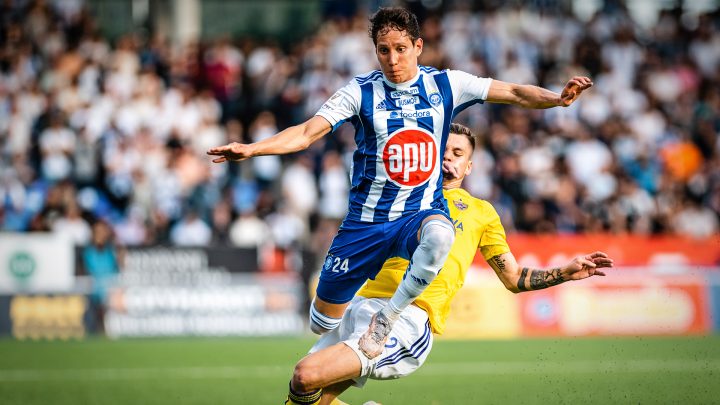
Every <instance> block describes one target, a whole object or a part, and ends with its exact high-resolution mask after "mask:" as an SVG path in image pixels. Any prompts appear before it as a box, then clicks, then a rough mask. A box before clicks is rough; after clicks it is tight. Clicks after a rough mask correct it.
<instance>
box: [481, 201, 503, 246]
mask: <svg viewBox="0 0 720 405" xmlns="http://www.w3.org/2000/svg"><path fill="white" fill-rule="evenodd" d="M484 205H485V207H484V208H485V209H484V210H483V211H484V216H485V217H486V218H488V222H487V225H486V226H485V232H483V234H482V236H481V237H480V246H478V248H479V249H480V252H481V253H482V255H483V257H484V258H485V260H490V259H491V258H493V257H495V256H497V255H501V254H504V253H508V252H510V246H508V243H507V239H506V237H505V228H503V226H502V222H500V216H499V215H498V213H497V211H495V208H493V206H492V205H490V203H487V202H485V203H484Z"/></svg>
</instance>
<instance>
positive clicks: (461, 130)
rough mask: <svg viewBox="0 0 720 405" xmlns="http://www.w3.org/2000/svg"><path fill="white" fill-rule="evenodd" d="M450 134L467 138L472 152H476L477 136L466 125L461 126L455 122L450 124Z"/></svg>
mask: <svg viewBox="0 0 720 405" xmlns="http://www.w3.org/2000/svg"><path fill="white" fill-rule="evenodd" d="M450 133H451V134H455V135H463V136H465V137H466V138H467V140H468V141H469V142H470V146H472V150H475V135H473V133H472V131H470V128H468V127H466V126H465V125H460V124H456V123H454V122H453V123H452V124H450Z"/></svg>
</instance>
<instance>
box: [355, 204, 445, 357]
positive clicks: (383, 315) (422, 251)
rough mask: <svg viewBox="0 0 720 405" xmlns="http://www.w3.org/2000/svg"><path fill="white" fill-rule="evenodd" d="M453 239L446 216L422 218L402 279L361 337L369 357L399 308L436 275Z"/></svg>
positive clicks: (375, 352)
mask: <svg viewBox="0 0 720 405" xmlns="http://www.w3.org/2000/svg"><path fill="white" fill-rule="evenodd" d="M410 237H414V235H413V236H410ZM454 240H455V227H454V226H453V225H452V223H451V222H450V220H449V219H448V218H447V217H446V216H444V215H440V214H435V215H429V216H427V217H426V218H424V219H423V221H422V223H421V225H420V227H419V230H418V231H417V243H418V244H417V248H415V249H414V252H412V257H411V259H410V265H409V266H408V268H407V270H406V272H405V276H404V277H403V280H402V281H401V282H400V285H399V286H398V288H397V290H396V291H395V294H394V295H393V296H392V298H391V299H390V300H389V301H388V303H387V305H385V307H384V308H383V309H381V310H380V311H379V312H378V313H377V314H375V315H373V317H372V320H371V321H370V326H369V327H368V330H367V332H365V334H363V336H362V337H361V338H360V341H359V346H360V349H361V350H362V352H363V353H364V354H365V355H366V356H367V357H368V358H371V359H372V358H375V357H377V356H379V355H380V353H382V350H383V346H384V345H385V342H386V341H387V338H388V336H389V334H390V331H391V330H392V327H393V324H394V323H395V321H396V320H397V319H398V318H399V317H400V314H401V313H402V311H403V310H404V309H405V308H407V307H408V305H410V304H411V303H412V302H413V301H415V298H417V297H418V296H419V295H420V294H421V293H422V292H423V291H425V288H427V286H428V285H429V284H430V283H431V282H432V281H433V280H434V279H435V277H436V276H437V274H438V273H439V272H440V269H441V268H442V266H443V264H444V263H445V260H446V259H447V256H448V253H449V252H450V248H451V247H452V244H453V241H454ZM409 250H413V249H412V248H409ZM408 253H410V252H408Z"/></svg>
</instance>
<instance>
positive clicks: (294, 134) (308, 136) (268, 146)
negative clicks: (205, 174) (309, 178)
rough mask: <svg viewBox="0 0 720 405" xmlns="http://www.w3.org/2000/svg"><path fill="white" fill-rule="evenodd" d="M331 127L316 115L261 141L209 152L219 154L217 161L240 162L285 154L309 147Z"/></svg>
mask: <svg viewBox="0 0 720 405" xmlns="http://www.w3.org/2000/svg"><path fill="white" fill-rule="evenodd" d="M331 129H332V126H331V125H330V123H329V122H328V121H327V120H326V119H325V118H323V117H320V116H317V115H316V116H314V117H312V118H310V119H309V120H307V121H305V122H303V123H302V124H300V125H295V126H292V127H289V128H287V129H284V130H282V131H280V132H279V133H277V134H275V135H273V136H271V137H270V138H267V139H263V140H262V141H260V142H256V143H251V144H244V143H237V142H233V143H229V144H227V145H224V146H218V147H216V148H212V149H210V150H208V151H207V154H208V155H212V156H219V157H218V158H215V159H213V162H215V163H223V162H229V161H235V162H240V161H242V160H245V159H248V158H251V157H253V156H262V155H285V154H288V153H293V152H298V151H301V150H305V149H307V148H308V147H309V146H310V145H311V144H312V143H313V142H315V141H317V140H318V139H320V138H322V137H323V136H324V135H325V134H327V133H328V132H330V130H331Z"/></svg>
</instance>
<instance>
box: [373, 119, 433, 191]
mask: <svg viewBox="0 0 720 405" xmlns="http://www.w3.org/2000/svg"><path fill="white" fill-rule="evenodd" d="M436 160H437V144H436V143H435V139H434V138H433V137H432V136H431V135H430V133H429V132H427V131H425V130H423V129H420V128H415V129H401V130H399V131H397V132H395V133H394V134H393V135H391V136H390V138H389V139H388V141H387V143H386V144H385V148H384V150H383V163H384V165H385V171H386V172H387V174H388V177H389V178H390V180H391V181H392V182H394V183H395V184H398V185H400V186H413V187H414V186H418V185H420V184H423V183H425V182H426V181H428V179H429V178H430V175H432V172H433V170H435V161H436Z"/></svg>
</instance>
